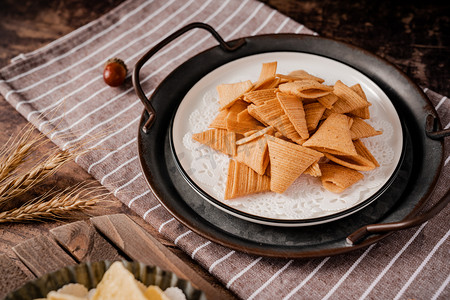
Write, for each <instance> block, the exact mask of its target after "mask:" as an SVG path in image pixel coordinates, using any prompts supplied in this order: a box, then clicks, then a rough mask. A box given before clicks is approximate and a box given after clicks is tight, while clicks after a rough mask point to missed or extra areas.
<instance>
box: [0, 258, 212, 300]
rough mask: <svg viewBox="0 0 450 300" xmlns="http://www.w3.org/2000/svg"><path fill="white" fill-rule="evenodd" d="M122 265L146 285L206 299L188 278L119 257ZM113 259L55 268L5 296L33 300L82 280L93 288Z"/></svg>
mask: <svg viewBox="0 0 450 300" xmlns="http://www.w3.org/2000/svg"><path fill="white" fill-rule="evenodd" d="M122 262H123V264H124V266H125V267H126V268H127V269H128V270H129V271H130V272H131V273H132V274H133V275H134V277H136V279H137V280H139V281H141V282H142V283H144V284H145V285H147V286H148V285H157V286H159V287H160V288H161V289H163V290H165V289H166V288H168V287H178V288H180V289H181V290H182V291H183V292H184V294H185V295H186V298H187V299H188V300H206V296H205V294H204V293H203V292H202V291H200V290H197V289H195V288H194V287H192V285H191V283H190V282H189V281H186V280H183V279H180V278H178V277H177V276H176V275H175V274H174V273H172V272H169V271H164V270H162V269H160V268H159V267H155V266H147V265H144V264H142V263H139V262H129V261H122ZM112 263H113V262H112V261H99V262H93V263H82V264H78V265H75V266H69V267H65V268H62V269H60V270H58V271H55V272H52V273H49V274H46V275H44V276H41V277H40V278H38V279H35V280H33V281H30V282H28V283H26V284H25V285H23V286H22V287H21V288H19V289H18V290H16V291H14V292H12V293H10V294H8V295H7V296H6V298H4V299H5V300H32V299H35V298H42V297H46V295H47V293H48V292H50V291H54V290H57V289H59V288H61V287H62V286H64V285H65V284H68V283H81V284H83V285H84V286H86V288H88V289H92V288H95V287H96V286H97V284H98V283H99V282H100V280H101V279H102V278H103V274H104V273H105V272H106V270H108V268H109V267H110V266H111V264H112Z"/></svg>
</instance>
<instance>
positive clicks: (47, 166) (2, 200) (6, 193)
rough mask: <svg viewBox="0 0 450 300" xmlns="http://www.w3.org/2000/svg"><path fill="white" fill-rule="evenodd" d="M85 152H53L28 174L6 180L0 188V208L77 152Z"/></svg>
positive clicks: (52, 172)
mask: <svg viewBox="0 0 450 300" xmlns="http://www.w3.org/2000/svg"><path fill="white" fill-rule="evenodd" d="M85 151H87V150H80V151H75V152H69V151H68V150H64V151H59V150H55V151H54V152H53V153H52V154H50V156H49V157H48V158H47V159H45V160H44V161H42V162H40V163H38V164H36V165H34V166H33V167H32V168H31V169H30V170H29V172H27V173H22V174H19V175H17V176H15V177H12V178H11V179H9V180H7V181H6V182H4V183H3V184H2V185H1V186H0V206H3V205H4V204H6V203H7V202H9V201H10V200H12V199H13V198H15V197H18V196H20V195H22V194H23V193H25V192H27V191H29V190H30V189H31V188H33V187H34V186H36V185H37V184H38V183H40V182H42V181H43V180H44V179H45V178H47V177H49V176H50V175H52V174H54V173H55V172H56V171H57V170H58V169H59V168H61V167H62V166H63V165H64V164H65V163H67V162H68V161H69V160H71V159H72V158H73V157H74V156H76V155H78V154H79V152H85Z"/></svg>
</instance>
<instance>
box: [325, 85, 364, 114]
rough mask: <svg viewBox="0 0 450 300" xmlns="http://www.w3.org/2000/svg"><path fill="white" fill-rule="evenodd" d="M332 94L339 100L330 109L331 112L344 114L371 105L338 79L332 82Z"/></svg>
mask: <svg viewBox="0 0 450 300" xmlns="http://www.w3.org/2000/svg"><path fill="white" fill-rule="evenodd" d="M334 94H335V95H336V96H338V97H339V100H338V101H336V103H334V105H333V107H332V108H331V109H330V111H331V112H332V113H338V114H344V113H348V112H351V111H353V110H355V109H360V108H364V107H369V106H370V105H371V104H370V102H368V101H367V100H365V99H364V98H362V97H361V96H360V95H358V94H357V93H356V92H355V91H353V90H352V89H351V88H349V87H348V86H346V85H345V84H344V83H342V81H340V80H338V81H336V83H335V84H334Z"/></svg>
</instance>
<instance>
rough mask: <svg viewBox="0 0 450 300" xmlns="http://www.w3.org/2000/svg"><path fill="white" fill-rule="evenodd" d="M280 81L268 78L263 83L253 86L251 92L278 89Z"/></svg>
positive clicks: (259, 82)
mask: <svg viewBox="0 0 450 300" xmlns="http://www.w3.org/2000/svg"><path fill="white" fill-rule="evenodd" d="M280 82H281V79H280V78H276V77H270V78H267V79H265V80H263V81H258V82H256V83H255V84H254V85H253V88H252V89H251V90H252V91H258V90H270V89H274V88H276V87H278V85H279V84H280Z"/></svg>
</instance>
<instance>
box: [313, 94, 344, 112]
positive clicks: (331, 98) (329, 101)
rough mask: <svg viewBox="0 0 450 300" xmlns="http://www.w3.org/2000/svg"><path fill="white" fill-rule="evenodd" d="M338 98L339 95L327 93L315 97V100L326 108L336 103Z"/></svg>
mask: <svg viewBox="0 0 450 300" xmlns="http://www.w3.org/2000/svg"><path fill="white" fill-rule="evenodd" d="M338 99H339V97H338V96H336V95H335V94H334V93H329V94H328V95H325V96H322V97H319V98H317V102H319V103H320V104H322V105H323V106H325V107H326V108H328V109H331V108H332V107H333V104H334V103H336V101H338Z"/></svg>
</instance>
